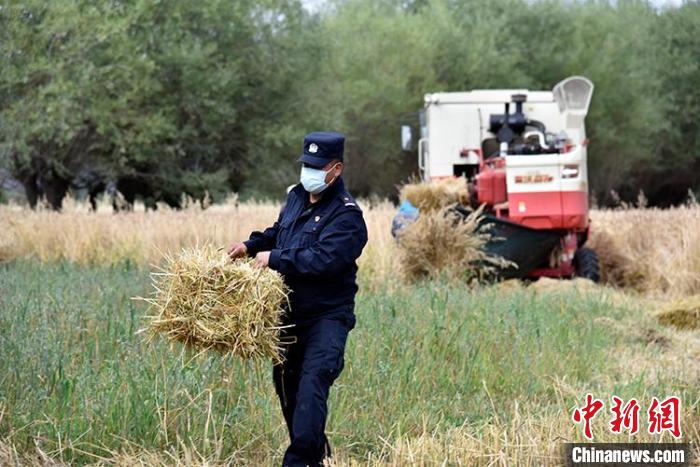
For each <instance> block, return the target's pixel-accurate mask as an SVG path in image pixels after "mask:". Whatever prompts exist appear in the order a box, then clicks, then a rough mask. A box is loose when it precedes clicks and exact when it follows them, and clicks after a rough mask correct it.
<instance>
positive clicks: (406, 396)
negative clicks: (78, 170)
mask: <svg viewBox="0 0 700 467" xmlns="http://www.w3.org/2000/svg"><path fill="white" fill-rule="evenodd" d="M450 199H451V200H454V198H450ZM359 203H360V205H361V207H362V208H363V210H364V213H365V218H366V220H367V224H368V229H369V243H368V245H367V247H366V248H365V250H364V252H363V255H362V257H361V258H360V260H359V267H360V269H359V285H360V293H359V295H358V296H357V302H356V315H357V326H356V328H355V329H354V330H353V331H352V332H351V334H350V337H349V339H348V343H347V348H346V354H345V361H346V363H345V365H346V366H345V369H344V371H343V374H342V376H341V377H340V378H339V380H338V381H337V382H336V384H335V385H334V386H333V389H332V391H331V397H330V402H329V403H330V406H331V411H330V413H331V416H330V418H329V420H328V422H327V432H328V434H329V437H330V439H331V444H332V445H333V446H334V459H333V462H332V463H333V465H338V466H346V465H348V466H354V465H357V466H359V465H372V466H404V465H419V466H432V465H465V466H466V465H469V466H471V465H500V466H510V465H525V466H528V465H532V466H539V465H557V464H558V463H559V461H560V457H559V456H560V452H561V451H560V449H561V443H562V442H565V441H583V440H585V438H584V437H583V432H582V427H581V426H580V425H577V424H575V423H574V422H573V421H572V418H571V416H572V415H571V414H572V411H573V410H574V409H575V408H576V407H581V406H582V404H583V403H584V398H585V395H586V394H587V393H591V394H593V395H594V396H595V397H597V398H600V399H601V400H603V401H604V402H605V404H606V409H605V410H606V411H607V412H609V410H610V407H611V403H612V401H611V397H612V395H618V396H620V397H622V398H623V399H626V400H627V399H630V398H632V397H634V398H637V399H638V400H639V401H640V404H641V410H642V411H646V409H647V408H648V404H649V401H650V399H651V397H652V396H656V397H659V398H663V397H666V396H667V395H670V394H674V395H677V396H678V397H679V398H680V399H681V401H682V407H681V420H680V423H681V428H682V436H681V438H680V439H679V440H680V441H684V442H692V443H696V444H697V443H700V389H699V387H700V385H698V384H696V383H697V382H698V381H700V364H699V363H698V362H700V334H699V332H700V331H699V330H698V329H697V328H696V327H693V323H694V321H693V317H694V316H695V315H694V314H693V310H695V311H697V310H696V309H695V308H694V307H695V306H696V305H694V303H695V302H694V301H696V300H697V299H696V297H697V295H698V294H700V283H699V282H698V277H700V262H698V260H697V258H698V253H700V252H699V251H698V250H697V248H698V246H697V245H698V232H699V231H700V208H699V207H698V206H697V205H687V206H683V207H679V208H674V209H669V210H663V211H662V210H655V209H619V210H605V211H600V210H598V211H593V212H592V218H593V231H592V232H593V237H592V239H591V244H592V245H593V246H594V247H595V248H596V249H598V250H599V252H600V254H601V257H602V260H603V261H602V263H603V275H604V283H602V284H597V285H596V284H592V283H590V282H588V281H585V280H576V281H573V282H572V281H555V280H543V281H541V282H534V283H531V284H526V283H523V282H520V281H512V280H511V281H505V282H502V283H498V284H493V285H489V284H481V283H479V281H475V280H472V279H473V278H474V277H475V275H478V272H477V271H476V270H474V269H473V268H471V265H473V263H474V260H477V263H478V262H479V261H480V260H483V258H481V257H480V256H479V255H480V253H479V245H480V242H481V241H482V240H481V239H480V238H479V236H478V235H473V232H474V225H475V224H474V222H475V218H472V219H467V220H463V219H462V220H460V221H459V222H456V221H455V219H453V218H450V216H449V215H446V213H445V212H441V211H440V210H434V211H432V212H431V214H430V215H425V216H423V217H422V220H419V222H418V223H416V224H415V226H419V227H418V228H416V229H415V230H414V231H413V232H412V233H411V231H410V230H406V232H404V233H405V235H406V236H405V237H404V238H400V239H399V241H398V242H397V241H396V240H395V239H394V238H393V237H392V236H391V234H390V228H391V220H392V217H393V215H394V213H395V207H394V206H393V205H391V203H388V202H373V203H370V202H369V201H362V200H360V201H359ZM278 212H279V205H277V204H275V203H271V202H266V203H228V204H221V205H214V206H212V207H210V208H209V209H205V210H203V209H201V208H199V207H197V206H191V207H189V208H187V209H184V210H181V211H172V210H169V209H167V208H161V209H159V210H158V211H157V212H155V213H154V212H149V213H146V212H143V211H142V210H140V209H137V210H136V211H135V212H130V213H120V214H116V215H115V214H112V213H111V212H109V209H107V206H101V208H100V210H98V212H97V213H90V212H88V210H87V207H86V206H85V205H83V204H81V203H69V204H68V205H67V206H66V208H65V209H64V212H63V213H61V214H57V213H52V212H46V211H42V210H39V211H36V212H31V211H27V210H24V209H22V208H20V207H16V206H2V207H0V223H2V225H3V227H4V229H3V230H2V232H0V253H1V254H2V255H3V256H2V260H3V264H2V266H0V289H1V290H2V294H1V295H0V304H1V305H2V309H3V312H2V314H1V315H0V349H1V350H2V354H3V358H2V359H0V374H2V375H4V377H3V378H2V379H0V395H1V396H0V464H2V465H202V466H204V465H209V466H212V465H214V466H219V465H221V466H223V465H277V464H279V463H280V461H281V458H282V455H283V453H284V449H285V448H286V445H287V441H288V438H287V434H286V428H285V427H284V420H283V419H282V417H281V415H280V413H279V407H278V401H277V395H276V394H275V392H274V389H273V387H272V382H271V375H270V362H271V361H272V360H273V359H274V358H275V355H277V353H276V352H277V349H278V348H279V347H280V346H283V345H284V343H283V342H279V341H277V340H276V339H277V334H276V331H277V330H278V326H277V321H276V320H277V317H278V311H279V308H278V307H279V305H280V303H283V301H284V300H285V298H284V296H285V291H284V288H283V287H282V286H281V283H280V281H279V277H275V276H274V275H267V274H263V273H262V272H261V271H258V270H253V269H251V268H250V263H249V262H248V261H245V260H244V261H240V262H237V263H230V262H226V261H222V260H221V258H222V257H221V252H218V251H217V250H218V249H219V248H223V247H226V246H228V245H229V244H230V243H231V242H232V241H234V240H238V239H242V238H245V236H246V235H247V234H248V233H249V232H250V231H251V230H257V229H261V228H264V227H266V226H267V225H269V224H270V223H272V222H274V220H275V219H276V217H277V213H278ZM639 225H644V226H645V228H643V229H640V228H638V227H639ZM448 227H449V228H448ZM401 242H406V243H404V245H402V244H401ZM410 242H413V243H414V245H413V246H410V247H409V248H406V245H409V244H410ZM441 242H442V243H441ZM439 244H442V245H452V246H454V245H460V246H459V248H452V249H451V250H450V251H445V250H446V248H444V247H437V248H435V245H439ZM204 245H207V246H206V248H204V247H203V246H204ZM431 248H432V250H431ZM415 252H420V254H416V253H415ZM164 253H166V255H165V256H164ZM411 253H413V254H411ZM436 265H437V266H436ZM407 271H413V272H412V273H411V274H409V275H407V274H406V272H407ZM268 272H270V271H268ZM152 274H153V275H152ZM154 285H155V287H157V288H154ZM133 297H145V298H146V299H147V302H143V301H141V300H133V299H132V298H133ZM678 304H681V305H680V306H677V305H678ZM678 310H681V311H678ZM143 329H150V331H148V332H139V331H140V330H143ZM152 332H155V334H152V336H151V333H152ZM149 336H150V337H151V338H150V339H149ZM171 341H174V342H171ZM180 342H184V343H185V344H186V345H185V346H182V345H181V344H180ZM187 347H192V348H193V351H194V352H181V351H179V349H180V348H187ZM217 348H218V349H219V350H216V349H217ZM204 349H208V350H204ZM221 350H223V351H221ZM193 353H194V354H196V355H193ZM251 357H252V358H251ZM37 401H41V402H40V403H39V402H37ZM607 419H608V415H607V414H605V415H599V416H598V417H597V418H596V419H595V420H594V423H593V430H594V434H595V439H596V441H618V442H623V441H627V440H629V439H630V437H629V436H628V435H627V434H624V433H623V434H619V435H618V434H613V433H611V432H610V431H609V430H608V428H607V423H608V421H609V420H607ZM641 423H642V424H641V426H640V428H641V431H640V433H638V434H637V435H635V436H634V438H633V439H634V440H635V441H672V440H674V439H673V438H672V437H671V436H670V435H669V434H668V433H663V434H649V433H648V432H647V426H646V421H645V420H644V419H642V422H641Z"/></svg>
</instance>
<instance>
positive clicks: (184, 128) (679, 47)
mask: <svg viewBox="0 0 700 467" xmlns="http://www.w3.org/2000/svg"><path fill="white" fill-rule="evenodd" d="M0 25H1V26H2V27H0V165H2V166H4V167H7V168H10V169H11V170H12V172H13V173H14V174H15V175H16V176H17V177H19V178H22V177H26V176H28V174H31V173H36V172H39V173H43V174H45V176H46V177H48V178H51V177H65V178H68V179H72V178H74V177H75V176H77V175H79V174H81V173H84V172H86V171H87V172H91V173H95V174H97V176H99V177H102V178H104V179H108V180H113V179H117V178H119V177H121V176H143V177H147V179H148V180H149V183H151V184H153V185H154V186H155V189H156V190H160V191H163V192H164V191H173V192H175V194H179V193H181V192H183V191H184V192H187V193H189V194H190V195H193V196H197V195H196V193H201V192H202V189H201V184H200V185H198V184H197V183H196V182H195V183H194V185H191V184H190V183H188V182H189V181H190V180H192V177H189V175H190V174H195V177H194V180H201V179H202V177H204V178H206V177H207V176H208V175H209V174H212V173H216V174H217V176H215V177H213V178H207V183H209V186H208V187H207V189H208V191H210V192H216V193H220V194H221V195H223V193H225V192H226V191H228V190H235V191H239V192H242V193H243V194H244V196H274V197H280V196H281V194H282V193H283V192H284V191H283V189H284V187H286V186H287V185H289V184H291V183H295V182H296V181H297V176H298V174H297V165H296V158H297V155H298V153H299V152H300V149H301V138H302V136H303V135H304V134H305V133H307V132H309V131H313V130H317V129H335V130H339V131H343V132H344V133H345V134H346V135H347V149H346V154H347V172H346V179H347V181H348V183H349V185H350V187H351V190H353V191H354V192H355V193H356V194H358V195H369V194H378V195H395V184H396V183H398V182H400V181H401V180H405V179H406V178H407V177H408V176H409V175H410V174H411V173H413V172H415V170H416V165H415V159H416V158H415V155H414V154H408V153H405V152H402V151H401V150H400V148H399V141H398V128H399V126H400V124H401V123H403V122H406V121H414V120H415V118H416V117H415V112H416V111H417V110H419V109H420V107H421V105H422V97H423V95H424V94H425V93H426V92H434V91H458V90H468V89H474V88H503V87H526V88H529V89H550V88H551V87H552V86H553V85H554V84H555V83H556V82H558V81H559V80H561V79H562V78H564V77H566V76H569V75H572V74H581V75H585V76H587V77H589V78H590V79H591V80H592V81H593V82H594V83H595V85H596V91H595V94H594V98H593V102H592V106H591V111H590V114H589V118H588V120H587V123H588V130H589V131H588V133H589V136H590V139H591V145H590V152H589V154H590V163H591V170H590V173H591V183H592V187H593V189H594V193H595V194H596V196H597V198H598V200H599V201H601V202H606V203H607V202H611V201H612V200H613V199H612V198H611V197H610V195H609V194H610V190H611V189H615V190H616V191H617V192H619V193H620V194H621V195H622V197H623V198H625V199H633V198H635V197H636V195H637V192H638V190H639V189H643V190H645V191H646V192H647V193H648V195H649V196H648V197H649V199H650V201H651V202H652V203H656V204H668V203H677V202H681V201H683V200H684V198H685V194H686V192H687V190H688V188H691V189H692V190H693V191H696V192H697V191H698V189H700V170H698V168H700V166H699V165H698V164H700V162H699V161H700V156H699V155H700V138H698V134H700V131H699V128H698V125H699V123H698V122H699V121H700V98H699V97H698V96H700V94H698V91H697V89H696V79H695V77H696V76H697V75H698V72H699V71H700V54H699V53H698V51H699V50H700V44H698V38H697V37H698V36H697V34H696V31H697V29H698V26H700V2H697V1H689V2H684V3H683V4H682V5H681V6H679V7H677V8H668V9H661V10H659V9H656V8H655V7H653V6H652V5H651V4H650V3H648V2H646V1H642V0H626V1H619V2H615V1H574V2H569V1H563V0H538V1H528V0H501V1H499V2H493V1H487V0H420V1H403V0H381V1H370V0H335V1H330V0H329V1H328V2H326V3H325V4H324V5H323V6H322V7H321V9H320V10H318V11H314V12H310V11H307V10H306V9H305V8H304V6H303V4H302V2H301V1H300V0H242V1H237V2H235V3H233V4H232V3H231V2H226V1H223V0H203V1H201V2H194V3H193V2H166V1H163V2H151V1H147V0H111V1H107V0H100V1H97V2H88V1H85V0H60V1H54V2H42V1H40V0H26V1H23V2H21V3H20V2H17V1H10V2H6V4H5V5H2V6H0ZM659 179H662V180H663V182H661V183H659Z"/></svg>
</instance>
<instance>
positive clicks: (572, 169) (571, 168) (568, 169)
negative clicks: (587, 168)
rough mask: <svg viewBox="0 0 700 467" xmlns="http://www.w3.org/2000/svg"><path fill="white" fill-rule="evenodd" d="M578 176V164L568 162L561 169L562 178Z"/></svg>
mask: <svg viewBox="0 0 700 467" xmlns="http://www.w3.org/2000/svg"><path fill="white" fill-rule="evenodd" d="M576 177H578V164H568V165H565V166H564V168H563V169H561V178H576Z"/></svg>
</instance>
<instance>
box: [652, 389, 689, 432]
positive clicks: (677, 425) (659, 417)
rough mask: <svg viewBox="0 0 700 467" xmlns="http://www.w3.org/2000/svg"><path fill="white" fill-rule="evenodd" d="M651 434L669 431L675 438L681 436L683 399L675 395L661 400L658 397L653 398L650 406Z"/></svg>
mask: <svg viewBox="0 0 700 467" xmlns="http://www.w3.org/2000/svg"><path fill="white" fill-rule="evenodd" d="M647 414H648V415H649V434H652V435H653V434H657V433H658V434H660V433H662V432H664V431H668V432H669V433H671V434H672V435H673V437H674V438H680V436H681V421H680V418H681V400H680V399H679V398H677V397H675V396H673V397H669V398H667V399H666V400H664V401H663V402H659V400H658V399H657V398H656V397H652V398H651V405H650V406H649V411H648V412H647Z"/></svg>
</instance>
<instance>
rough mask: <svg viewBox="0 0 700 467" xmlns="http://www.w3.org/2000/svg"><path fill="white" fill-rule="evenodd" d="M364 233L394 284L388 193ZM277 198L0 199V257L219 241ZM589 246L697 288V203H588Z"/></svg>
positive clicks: (372, 268)
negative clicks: (208, 203) (23, 204)
mask: <svg viewBox="0 0 700 467" xmlns="http://www.w3.org/2000/svg"><path fill="white" fill-rule="evenodd" d="M360 204H361V206H362V207H363V208H364V214H365V220H366V222H367V227H368V233H369V242H368V244H367V246H366V247H365V250H364V253H363V255H362V257H361V258H360V260H359V263H360V273H359V274H360V280H361V282H362V285H363V286H364V287H368V288H370V289H373V290H374V289H376V288H377V287H385V286H387V283H389V284H390V285H391V286H392V287H396V286H398V285H399V281H398V280H397V279H398V278H399V277H400V275H401V274H400V262H399V261H398V258H399V251H398V249H397V247H396V243H395V242H394V239H393V238H392V237H391V235H390V230H391V220H392V217H393V215H394V213H395V212H396V210H395V208H394V207H393V206H392V205H391V203H389V202H386V201H384V202H375V203H372V204H370V203H369V202H367V201H365V202H361V203H360ZM279 209H280V207H279V206H278V205H276V204H273V203H256V202H248V203H237V202H232V203H228V204H222V205H214V206H212V207H210V208H209V209H206V210H202V209H200V208H199V207H197V206H194V205H193V206H190V207H189V208H187V209H184V210H181V211H175V210H171V209H168V208H167V207H161V208H160V209H159V210H158V211H157V212H150V213H145V212H143V211H142V210H141V211H137V212H131V213H120V214H112V213H111V211H110V209H109V208H108V206H104V205H103V206H102V207H101V209H100V211H99V212H97V213H91V212H89V211H88V209H87V207H86V206H85V205H83V204H80V203H75V202H69V203H67V207H66V209H64V212H62V213H54V212H50V211H42V210H40V211H37V212H34V211H29V210H26V209H23V208H19V207H8V206H0V225H2V227H3V228H2V229H0V262H2V261H3V260H5V261H9V260H13V259H19V258H37V259H39V260H41V261H69V262H75V263H80V264H92V265H111V264H117V263H121V262H122V261H124V260H128V261H130V262H133V263H135V264H136V265H148V264H151V263H153V262H156V261H158V260H159V259H160V258H161V256H162V255H161V252H162V251H174V250H179V249H181V248H183V247H191V246H193V245H197V244H200V245H201V244H204V243H212V244H214V245H217V246H227V245H229V244H230V243H231V242H233V241H235V240H242V239H246V238H248V235H249V234H250V232H251V231H253V230H258V229H262V228H265V227H267V226H269V225H271V224H272V223H273V222H274V221H275V220H276V219H277V214H278V213H279ZM591 218H592V227H591V232H592V233H591V239H590V245H591V246H592V247H593V248H594V249H596V250H597V251H598V253H599V255H600V257H601V262H602V264H603V276H604V279H605V280H606V281H607V282H609V283H610V284H612V285H616V286H621V287H627V288H632V289H635V290H637V291H642V292H647V293H652V294H670V295H675V296H683V295H689V294H700V206H698V205H697V204H696V203H693V204H689V205H686V206H681V207H677V208H673V209H667V210H660V209H630V208H628V209H618V210H593V211H591Z"/></svg>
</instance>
